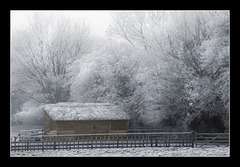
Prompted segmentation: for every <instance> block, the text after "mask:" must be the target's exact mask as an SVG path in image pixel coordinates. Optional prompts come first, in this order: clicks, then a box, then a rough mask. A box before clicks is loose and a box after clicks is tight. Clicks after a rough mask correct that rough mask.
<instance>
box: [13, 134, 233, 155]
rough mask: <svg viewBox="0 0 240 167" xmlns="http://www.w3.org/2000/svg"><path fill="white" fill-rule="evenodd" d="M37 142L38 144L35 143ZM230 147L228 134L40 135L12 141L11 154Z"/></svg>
mask: <svg viewBox="0 0 240 167" xmlns="http://www.w3.org/2000/svg"><path fill="white" fill-rule="evenodd" d="M36 139H37V140H36ZM205 145H217V146H220V145H226V146H228V145H229V133H194V132H146V133H105V134H81V135H79V134H73V135H41V140H39V136H31V137H29V138H26V137H25V138H24V140H17V138H16V137H13V138H11V151H30V150H42V151H44V150H61V149H85V148H126V147H202V146H205Z"/></svg>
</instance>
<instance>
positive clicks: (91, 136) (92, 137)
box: [91, 135, 93, 148]
mask: <svg viewBox="0 0 240 167" xmlns="http://www.w3.org/2000/svg"><path fill="white" fill-rule="evenodd" d="M91 148H93V136H92V135H91Z"/></svg>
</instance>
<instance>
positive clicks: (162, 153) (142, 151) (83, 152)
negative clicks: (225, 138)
mask: <svg viewBox="0 0 240 167" xmlns="http://www.w3.org/2000/svg"><path fill="white" fill-rule="evenodd" d="M229 150H230V149H229V147H214V146H213V147H202V148H191V147H145V148H95V149H73V150H47V151H24V152H11V156H12V157H16V156H17V157H18V156H20V157H21V156H27V157H31V156H40V157H101V156H102V157H115V156H119V157H139V156H140V157H148V156H149V157H229V156H230V151H229Z"/></svg>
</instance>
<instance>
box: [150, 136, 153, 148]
mask: <svg viewBox="0 0 240 167" xmlns="http://www.w3.org/2000/svg"><path fill="white" fill-rule="evenodd" d="M150 141H151V147H152V146H153V143H152V137H150Z"/></svg>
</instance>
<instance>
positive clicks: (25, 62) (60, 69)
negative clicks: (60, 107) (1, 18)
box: [11, 13, 89, 103]
mask: <svg viewBox="0 0 240 167" xmlns="http://www.w3.org/2000/svg"><path fill="white" fill-rule="evenodd" d="M88 37H89V28H88V27H87V26H86V25H85V24H84V23H83V22H78V23H76V22H72V21H71V20H70V19H69V18H64V17H57V16H56V17H54V16H52V15H48V14H42V13H35V14H34V15H33V17H32V18H31V20H30V24H29V26H27V28H25V29H22V30H18V31H16V32H12V40H11V43H12V54H11V83H12V89H11V90H12V91H17V92H19V93H21V95H23V96H25V97H27V98H30V99H34V100H35V101H37V102H40V103H56V102H61V101H67V100H68V98H69V87H70V85H69V83H68V82H67V80H68V75H67V72H66V68H67V66H69V65H70V64H71V63H72V62H73V60H75V59H76V58H78V57H79V56H81V55H83V54H85V53H87V52H88V51H89V38H88Z"/></svg>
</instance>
